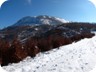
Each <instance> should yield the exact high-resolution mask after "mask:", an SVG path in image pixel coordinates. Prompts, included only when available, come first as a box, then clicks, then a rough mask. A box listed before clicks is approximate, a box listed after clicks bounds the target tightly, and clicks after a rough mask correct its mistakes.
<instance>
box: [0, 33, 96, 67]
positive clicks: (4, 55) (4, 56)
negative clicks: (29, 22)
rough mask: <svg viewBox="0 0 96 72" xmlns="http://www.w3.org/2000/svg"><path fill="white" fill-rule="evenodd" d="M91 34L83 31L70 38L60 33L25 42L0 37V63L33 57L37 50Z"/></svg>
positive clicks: (49, 48)
mask: <svg viewBox="0 0 96 72" xmlns="http://www.w3.org/2000/svg"><path fill="white" fill-rule="evenodd" d="M93 35H94V34H91V33H84V34H81V35H76V36H73V37H70V38H67V37H64V36H60V35H55V36H54V35H51V36H48V37H31V38H30V39H28V40H27V41H26V42H25V43H22V42H20V41H19V40H18V39H14V40H13V41H12V42H8V41H5V40H2V39H0V64H1V65H2V66H4V65H7V64H8V63H17V62H19V61H21V60H23V59H24V58H26V57H27V56H31V57H35V56H36V54H38V53H39V52H45V51H48V50H51V49H53V48H59V46H62V45H67V44H70V43H72V42H73V41H78V40H80V39H82V38H85V37H88V38H89V37H92V36H93Z"/></svg>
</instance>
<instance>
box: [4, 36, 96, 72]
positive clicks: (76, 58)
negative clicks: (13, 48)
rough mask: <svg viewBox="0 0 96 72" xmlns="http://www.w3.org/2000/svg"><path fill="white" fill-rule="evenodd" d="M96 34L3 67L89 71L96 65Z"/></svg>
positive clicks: (13, 71)
mask: <svg viewBox="0 0 96 72" xmlns="http://www.w3.org/2000/svg"><path fill="white" fill-rule="evenodd" d="M95 44H96V36H94V37H93V38H90V39H86V38H85V39H83V40H81V41H79V42H76V43H72V44H70V45H66V46H61V47H60V48H59V49H53V50H50V51H48V52H45V53H39V54H38V55H37V56H36V57H35V58H30V57H27V58H26V59H24V60H23V61H21V62H20V63H17V64H10V65H8V66H4V67H3V68H4V69H5V70H7V71H8V72H89V71H90V70H92V69H93V68H94V67H95V65H96V45H95Z"/></svg>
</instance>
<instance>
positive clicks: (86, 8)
mask: <svg viewBox="0 0 96 72" xmlns="http://www.w3.org/2000/svg"><path fill="white" fill-rule="evenodd" d="M38 15H49V16H55V17H60V18H64V19H65V20H68V21H77V22H96V7H95V6H94V5H93V4H92V3H91V2H90V1H88V0H8V1H7V2H5V3H4V4H3V5H2V7H1V9H0V28H4V27H7V26H10V25H12V24H14V23H15V22H16V21H18V20H19V19H21V18H22V17H25V16H38Z"/></svg>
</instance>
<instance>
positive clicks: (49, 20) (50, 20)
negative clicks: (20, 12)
mask: <svg viewBox="0 0 96 72" xmlns="http://www.w3.org/2000/svg"><path fill="white" fill-rule="evenodd" d="M67 22H69V21H67V20H65V19H61V18H57V17H52V16H47V15H40V16H34V17H31V16H26V17H23V18H22V19H20V20H19V21H17V23H15V24H14V25H13V26H20V25H21V26H23V25H34V24H35V25H36V24H48V25H50V24H62V23H67Z"/></svg>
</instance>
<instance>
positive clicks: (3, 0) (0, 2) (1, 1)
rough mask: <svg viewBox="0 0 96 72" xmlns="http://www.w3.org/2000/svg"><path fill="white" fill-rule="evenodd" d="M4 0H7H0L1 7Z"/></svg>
mask: <svg viewBox="0 0 96 72" xmlns="http://www.w3.org/2000/svg"><path fill="white" fill-rule="evenodd" d="M5 1H7V0H0V8H1V6H2V4H3V3H4V2H5Z"/></svg>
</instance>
